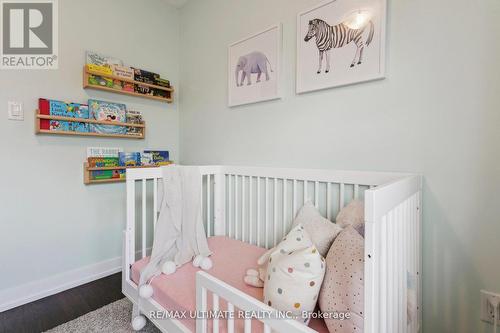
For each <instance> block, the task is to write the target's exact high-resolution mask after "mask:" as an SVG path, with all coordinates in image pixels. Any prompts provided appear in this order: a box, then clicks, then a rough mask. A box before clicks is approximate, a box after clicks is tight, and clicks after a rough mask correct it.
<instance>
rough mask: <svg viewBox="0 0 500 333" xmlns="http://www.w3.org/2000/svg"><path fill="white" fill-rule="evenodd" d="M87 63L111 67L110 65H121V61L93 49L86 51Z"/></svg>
mask: <svg viewBox="0 0 500 333" xmlns="http://www.w3.org/2000/svg"><path fill="white" fill-rule="evenodd" d="M86 58H87V64H92V65H97V66H106V67H111V66H112V65H120V66H123V61H122V60H120V59H117V58H114V57H109V56H106V55H102V54H99V53H96V52H93V51H87V52H86Z"/></svg>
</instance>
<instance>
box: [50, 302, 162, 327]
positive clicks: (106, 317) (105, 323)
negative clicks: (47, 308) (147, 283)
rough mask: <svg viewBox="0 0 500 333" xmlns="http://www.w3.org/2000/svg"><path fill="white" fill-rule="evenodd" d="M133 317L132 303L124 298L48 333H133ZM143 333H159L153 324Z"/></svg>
mask: <svg viewBox="0 0 500 333" xmlns="http://www.w3.org/2000/svg"><path fill="white" fill-rule="evenodd" d="M131 315H132V303H131V302H130V301H129V300H128V299H127V298H123V299H121V300H119V301H116V302H114V303H111V304H108V305H106V306H104V307H102V308H100V309H97V310H95V311H92V312H89V313H87V314H85V315H83V316H81V317H78V318H76V319H75V320H72V321H68V322H67V323H64V324H62V325H60V326H57V327H55V328H53V329H51V330H49V331H47V332H46V333H72V332H74V333H76V332H79V333H80V332H106V333H128V332H130V333H132V332H135V331H134V330H132V326H131V325H130V318H131ZM141 332H146V333H159V332H160V330H158V329H157V328H156V327H155V326H154V325H153V324H152V323H151V322H149V321H148V323H147V325H146V326H145V327H144V329H142V330H141Z"/></svg>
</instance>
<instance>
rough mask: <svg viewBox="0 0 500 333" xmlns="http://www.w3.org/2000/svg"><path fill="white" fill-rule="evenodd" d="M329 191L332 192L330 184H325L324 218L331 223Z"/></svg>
mask: <svg viewBox="0 0 500 333" xmlns="http://www.w3.org/2000/svg"><path fill="white" fill-rule="evenodd" d="M331 191H332V187H331V183H327V184H326V218H327V219H329V220H330V221H331V212H330V206H331V203H330V201H331V199H330V197H331Z"/></svg>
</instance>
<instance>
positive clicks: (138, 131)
mask: <svg viewBox="0 0 500 333" xmlns="http://www.w3.org/2000/svg"><path fill="white" fill-rule="evenodd" d="M127 123H128V124H144V120H143V118H142V113H141V112H140V111H134V110H127ZM142 133H143V129H142V128H140V127H127V134H129V135H137V136H140V135H142Z"/></svg>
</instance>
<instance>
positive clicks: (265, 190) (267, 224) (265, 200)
mask: <svg viewBox="0 0 500 333" xmlns="http://www.w3.org/2000/svg"><path fill="white" fill-rule="evenodd" d="M268 188H269V178H267V177H266V183H265V188H264V204H265V205H266V211H265V213H266V216H265V228H266V229H265V233H264V235H265V237H266V248H267V247H268V239H269V237H268V233H267V230H268V226H269V202H268V199H267V190H268Z"/></svg>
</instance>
